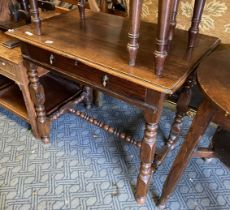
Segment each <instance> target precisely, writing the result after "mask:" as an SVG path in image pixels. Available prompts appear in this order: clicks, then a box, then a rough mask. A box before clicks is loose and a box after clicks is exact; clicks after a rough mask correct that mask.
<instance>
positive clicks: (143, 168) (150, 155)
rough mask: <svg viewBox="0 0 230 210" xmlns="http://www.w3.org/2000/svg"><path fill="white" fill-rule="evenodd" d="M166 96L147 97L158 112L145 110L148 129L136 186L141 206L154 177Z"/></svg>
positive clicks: (143, 143) (157, 94) (155, 94)
mask: <svg viewBox="0 0 230 210" xmlns="http://www.w3.org/2000/svg"><path fill="white" fill-rule="evenodd" d="M164 99H165V94H161V93H157V92H155V93H150V94H149V95H148V96H147V100H149V101H150V100H151V102H152V104H154V105H155V106H156V110H155V111H154V112H153V111H150V110H145V111H144V114H145V120H146V127H145V132H144V138H143V140H142V144H141V151H140V156H141V165H140V171H139V175H138V178H137V186H136V193H135V197H136V201H137V202H138V203H139V204H143V203H144V202H145V199H146V195H147V192H148V186H149V183H150V180H151V176H152V162H153V159H154V155H155V148H156V140H157V128H158V122H159V119H160V115H161V112H162V107H163V102H164Z"/></svg>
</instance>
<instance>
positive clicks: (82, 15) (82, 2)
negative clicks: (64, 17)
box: [77, 0, 85, 20]
mask: <svg viewBox="0 0 230 210" xmlns="http://www.w3.org/2000/svg"><path fill="white" fill-rule="evenodd" d="M77 6H78V9H79V13H80V18H81V20H84V19H85V0H78V4H77Z"/></svg>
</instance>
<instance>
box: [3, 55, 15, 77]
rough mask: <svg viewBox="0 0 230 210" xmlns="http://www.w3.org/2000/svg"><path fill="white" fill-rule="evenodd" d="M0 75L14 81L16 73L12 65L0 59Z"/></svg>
mask: <svg viewBox="0 0 230 210" xmlns="http://www.w3.org/2000/svg"><path fill="white" fill-rule="evenodd" d="M0 74H2V75H4V76H6V77H9V78H10V79H13V80H15V78H16V72H15V68H14V65H13V64H11V63H9V62H8V61H7V60H5V59H2V58H0Z"/></svg>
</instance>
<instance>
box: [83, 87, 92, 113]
mask: <svg viewBox="0 0 230 210" xmlns="http://www.w3.org/2000/svg"><path fill="white" fill-rule="evenodd" d="M84 90H85V93H86V97H85V100H84V103H85V106H86V108H87V109H90V108H91V106H92V103H93V89H92V88H91V87H88V86H85V87H84Z"/></svg>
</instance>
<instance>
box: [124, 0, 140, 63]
mask: <svg viewBox="0 0 230 210" xmlns="http://www.w3.org/2000/svg"><path fill="white" fill-rule="evenodd" d="M142 3H143V0H132V1H130V23H131V25H130V30H129V34H128V36H129V43H128V46H127V48H128V51H129V65H130V66H135V63H136V57H137V51H138V48H139V44H138V38H139V30H140V19H141V10H142Z"/></svg>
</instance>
